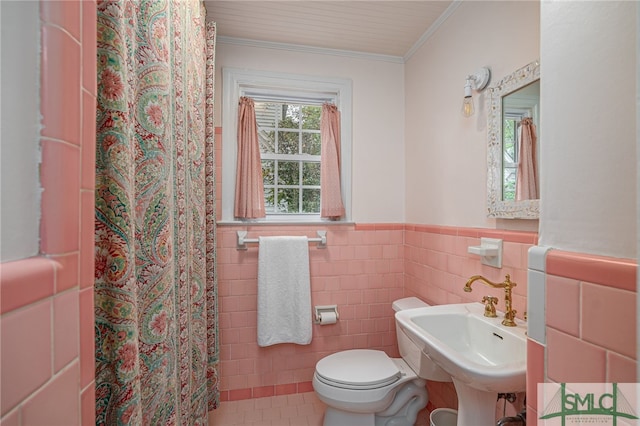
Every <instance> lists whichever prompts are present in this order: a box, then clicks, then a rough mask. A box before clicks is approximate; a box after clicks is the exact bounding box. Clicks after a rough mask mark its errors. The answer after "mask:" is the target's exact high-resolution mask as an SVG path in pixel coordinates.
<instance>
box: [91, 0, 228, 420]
mask: <svg viewBox="0 0 640 426" xmlns="http://www.w3.org/2000/svg"><path fill="white" fill-rule="evenodd" d="M97 30H98V46H97V56H98V64H97V73H98V90H97V98H98V108H97V129H96V130H97V148H96V224H95V226H96V248H95V259H96V271H95V274H96V282H95V320H96V324H95V332H96V336H95V338H96V384H95V386H96V424H98V425H109V426H111V425H120V424H130V425H178V424H180V425H201V424H206V423H207V411H208V410H210V409H213V408H215V407H216V405H217V403H218V398H219V397H218V374H217V367H218V329H217V307H216V297H217V295H216V292H217V289H216V276H215V275H216V274H215V272H216V271H215V192H214V191H215V175H214V169H215V162H214V158H213V155H214V144H213V138H214V131H213V121H212V120H213V118H212V117H213V61H214V48H215V24H205V10H204V6H203V5H202V3H201V1H199V0H161V1H157V0H156V1H147V0H136V1H126V0H121V1H113V0H111V1H99V2H98V28H97Z"/></svg>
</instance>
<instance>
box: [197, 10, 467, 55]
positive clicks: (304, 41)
mask: <svg viewBox="0 0 640 426" xmlns="http://www.w3.org/2000/svg"><path fill="white" fill-rule="evenodd" d="M204 3H205V6H206V8H207V19H208V20H210V21H215V22H216V29H217V36H218V37H220V38H221V39H220V41H222V40H226V41H233V40H236V41H245V42H246V41H249V40H251V41H258V42H267V43H285V44H293V45H302V46H312V47H315V48H322V49H337V50H344V51H353V52H361V53H367V54H375V55H386V56H395V57H400V58H406V57H407V56H410V55H411V53H413V50H414V49H415V48H417V47H418V46H419V45H420V44H421V43H422V42H423V41H424V40H425V39H426V37H428V35H429V34H430V33H431V32H432V31H434V30H435V29H436V28H437V27H438V26H439V25H440V23H441V22H442V21H443V20H444V19H446V17H447V16H448V15H449V14H450V13H451V12H452V11H453V10H454V9H455V7H456V6H457V5H458V4H459V0H455V1H452V0H432V1H416V0H413V1H402V0H391V1H383V0H373V1H348V0H342V1H317V0H316V1H313V0H297V1H266V0H262V1H244V0H232V1H219V0H204Z"/></svg>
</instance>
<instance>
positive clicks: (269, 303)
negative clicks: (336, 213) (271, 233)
mask: <svg viewBox="0 0 640 426" xmlns="http://www.w3.org/2000/svg"><path fill="white" fill-rule="evenodd" d="M278 343H297V344H299V345H308V344H309V343H311V284H310V279H309V242H308V240H307V237H260V238H259V248H258V345H259V346H270V345H275V344H278Z"/></svg>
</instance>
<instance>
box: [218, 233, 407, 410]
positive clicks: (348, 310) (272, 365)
mask: <svg viewBox="0 0 640 426" xmlns="http://www.w3.org/2000/svg"><path fill="white" fill-rule="evenodd" d="M317 229H327V230H328V233H327V239H328V247H327V248H326V249H317V248H316V247H315V245H314V244H313V243H310V248H309V258H310V259H309V260H310V274H311V292H312V295H311V298H312V304H313V305H328V304H337V305H338V312H339V313H340V320H339V321H338V323H337V324H334V325H326V326H319V325H314V326H313V341H312V343H311V344H310V345H305V346H300V345H275V346H271V347H267V348H260V347H258V345H257V343H256V338H257V337H256V336H257V331H256V327H257V323H256V317H257V310H256V309H257V308H256V306H257V299H256V298H257V273H258V266H257V262H258V248H257V245H249V249H248V250H247V251H238V250H236V245H237V236H236V231H237V230H248V238H256V237H258V236H268V235H307V236H309V237H313V236H315V231H316V230H317ZM402 247H403V226H402V225H377V226H373V225H366V226H358V225H356V226H346V225H345V226H341V225H337V226H336V225H331V226H326V227H315V226H250V227H237V226H219V227H218V265H219V266H218V279H219V297H220V299H219V301H220V305H219V310H220V332H221V348H220V352H221V367H220V372H221V389H222V391H223V393H222V398H223V400H235V399H246V398H257V397H261V396H271V395H278V394H289V393H296V392H309V391H311V390H312V388H311V384H310V382H311V380H312V377H313V371H314V368H315V364H316V362H317V361H318V360H319V359H320V358H322V357H324V356H326V355H329V354H331V353H334V352H337V351H341V350H346V349H354V348H372V349H373V348H375V349H380V350H383V351H385V352H387V353H388V354H389V355H391V356H398V353H397V347H396V337H395V322H394V319H393V310H392V308H391V303H392V302H393V301H394V300H396V299H398V298H400V297H402V296H403V295H404V291H403V259H402V256H403V249H402Z"/></svg>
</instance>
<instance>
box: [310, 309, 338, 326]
mask: <svg viewBox="0 0 640 426" xmlns="http://www.w3.org/2000/svg"><path fill="white" fill-rule="evenodd" d="M313 309H314V312H315V313H314V315H313V322H314V323H315V324H320V317H321V316H322V314H323V313H327V312H330V313H334V314H336V320H338V319H340V315H338V305H318V306H314V307H313Z"/></svg>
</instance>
